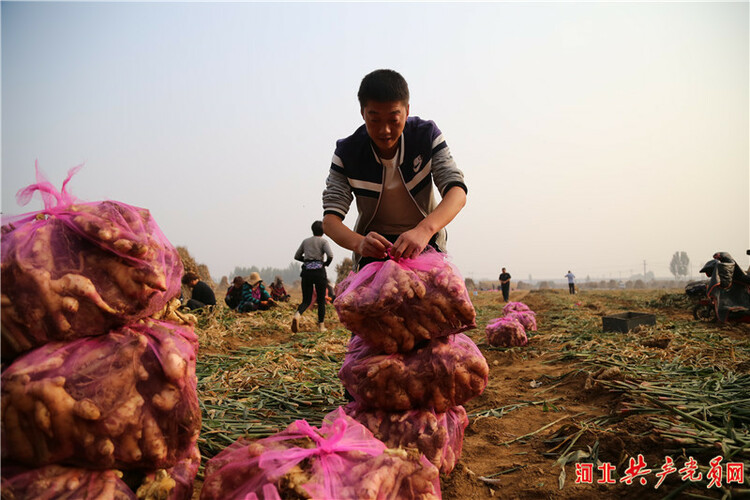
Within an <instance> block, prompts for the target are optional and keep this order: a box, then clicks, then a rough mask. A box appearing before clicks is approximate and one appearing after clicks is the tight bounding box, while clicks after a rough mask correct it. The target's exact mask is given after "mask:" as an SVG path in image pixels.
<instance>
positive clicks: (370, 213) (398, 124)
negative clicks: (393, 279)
mask: <svg viewBox="0 0 750 500" xmlns="http://www.w3.org/2000/svg"><path fill="white" fill-rule="evenodd" d="M357 97H358V99H359V111H360V114H361V115H362V119H363V120H364V122H365V123H364V125H362V126H360V127H359V128H358V129H357V130H356V131H355V132H354V133H353V134H352V135H350V136H349V137H346V138H344V139H340V140H338V141H337V142H336V149H335V152H334V154H333V160H332V162H331V167H330V171H329V174H328V179H327V180H326V188H325V191H324V192H323V214H324V215H323V228H324V230H325V233H326V234H327V235H328V236H330V237H331V239H332V240H333V241H334V242H336V243H337V244H338V245H340V246H342V247H344V248H347V249H349V250H352V251H353V252H354V256H353V260H354V265H355V269H357V270H359V269H361V268H362V267H363V266H365V265H366V264H368V263H370V262H373V261H376V260H385V259H387V258H388V257H389V256H390V257H393V258H395V259H398V258H401V257H404V258H411V257H416V256H417V255H419V254H420V253H421V252H422V251H423V250H424V249H425V248H426V247H427V246H428V245H430V246H432V247H434V248H435V249H437V250H438V251H443V252H444V251H445V250H446V241H447V234H446V231H445V226H447V225H448V223H449V222H450V221H452V220H453V218H454V217H455V216H456V215H457V214H458V213H459V212H460V211H461V209H462V208H463V207H464V205H465V204H466V193H467V188H466V184H464V176H463V173H462V172H461V171H460V170H459V169H458V167H457V166H456V163H455V161H454V160H453V157H452V156H451V153H450V150H449V149H448V145H447V144H446V142H445V139H444V138H443V134H442V132H441V131H440V129H438V127H437V125H436V124H435V123H434V122H432V121H429V120H423V119H421V118H419V117H416V116H409V87H408V85H407V83H406V80H405V79H404V78H403V77H402V76H401V75H400V74H399V73H397V72H396V71H393V70H390V69H379V70H375V71H373V72H371V73H369V74H368V75H366V76H365V77H364V78H363V79H362V82H361V84H360V86H359V92H358V93H357ZM433 183H434V184H435V186H436V187H437V190H438V192H439V194H440V195H441V196H442V200H441V201H440V203H436V200H435V197H434V194H433V189H432V185H433ZM355 197H356V199H357V211H358V212H359V214H358V218H357V221H356V223H355V225H354V229H353V230H352V229H349V228H348V227H347V226H346V225H344V218H345V217H346V214H347V212H348V211H349V207H350V205H351V203H352V201H353V199H354V198H355Z"/></svg>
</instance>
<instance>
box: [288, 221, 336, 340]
mask: <svg viewBox="0 0 750 500" xmlns="http://www.w3.org/2000/svg"><path fill="white" fill-rule="evenodd" d="M312 233H313V235H312V236H310V237H309V238H305V239H304V240H303V241H302V244H301V245H300V246H299V248H298V249H297V253H295V254H294V260H298V261H300V262H302V272H300V277H301V278H302V303H301V304H300V305H299V307H297V312H296V313H294V317H293V318H292V331H293V332H294V333H297V330H298V329H299V320H300V318H301V317H302V313H304V312H305V311H306V310H307V308H308V307H310V303H311V302H312V297H313V288H314V289H315V295H316V298H317V302H318V331H320V332H324V331H326V326H325V318H326V288H327V287H328V275H327V274H326V267H328V265H329V264H330V263H331V261H333V252H332V251H331V245H329V244H328V240H326V239H325V238H323V221H319V220H316V221H315V222H313V223H312ZM324 259H325V260H324Z"/></svg>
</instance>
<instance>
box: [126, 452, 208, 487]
mask: <svg viewBox="0 0 750 500" xmlns="http://www.w3.org/2000/svg"><path fill="white" fill-rule="evenodd" d="M200 465H201V454H200V450H199V449H198V444H197V443H196V444H195V446H194V447H193V449H192V451H191V452H190V455H189V456H188V457H186V458H183V459H182V460H180V461H179V462H177V463H176V464H175V465H174V466H172V467H169V468H167V469H158V470H156V471H152V472H149V473H148V474H146V477H145V478H144V479H143V482H142V483H141V485H140V486H139V487H138V489H137V490H136V496H137V497H138V498H139V499H147V500H190V499H191V498H192V497H193V486H194V484H195V478H196V476H197V475H198V469H199V468H200Z"/></svg>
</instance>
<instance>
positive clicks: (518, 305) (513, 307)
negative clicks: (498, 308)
mask: <svg viewBox="0 0 750 500" xmlns="http://www.w3.org/2000/svg"><path fill="white" fill-rule="evenodd" d="M530 310H531V309H529V306H527V305H526V304H524V303H523V302H508V303H507V304H505V305H504V306H503V314H508V313H509V312H513V311H530Z"/></svg>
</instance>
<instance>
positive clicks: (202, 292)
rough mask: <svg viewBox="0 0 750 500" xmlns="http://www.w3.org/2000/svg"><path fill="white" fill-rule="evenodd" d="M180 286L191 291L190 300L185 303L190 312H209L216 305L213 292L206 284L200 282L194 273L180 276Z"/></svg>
mask: <svg viewBox="0 0 750 500" xmlns="http://www.w3.org/2000/svg"><path fill="white" fill-rule="evenodd" d="M182 284H183V285H185V286H187V287H188V288H191V289H192V290H193V292H192V294H191V295H190V299H189V300H188V301H187V302H186V303H185V306H186V307H187V308H188V309H190V310H191V311H194V310H196V309H203V308H206V309H207V310H208V311H210V310H211V309H213V306H215V305H216V295H214V291H213V290H212V289H211V287H210V286H208V283H206V282H205V281H201V280H200V278H199V277H198V275H197V274H195V273H194V272H187V273H185V274H184V275H183V276H182Z"/></svg>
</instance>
